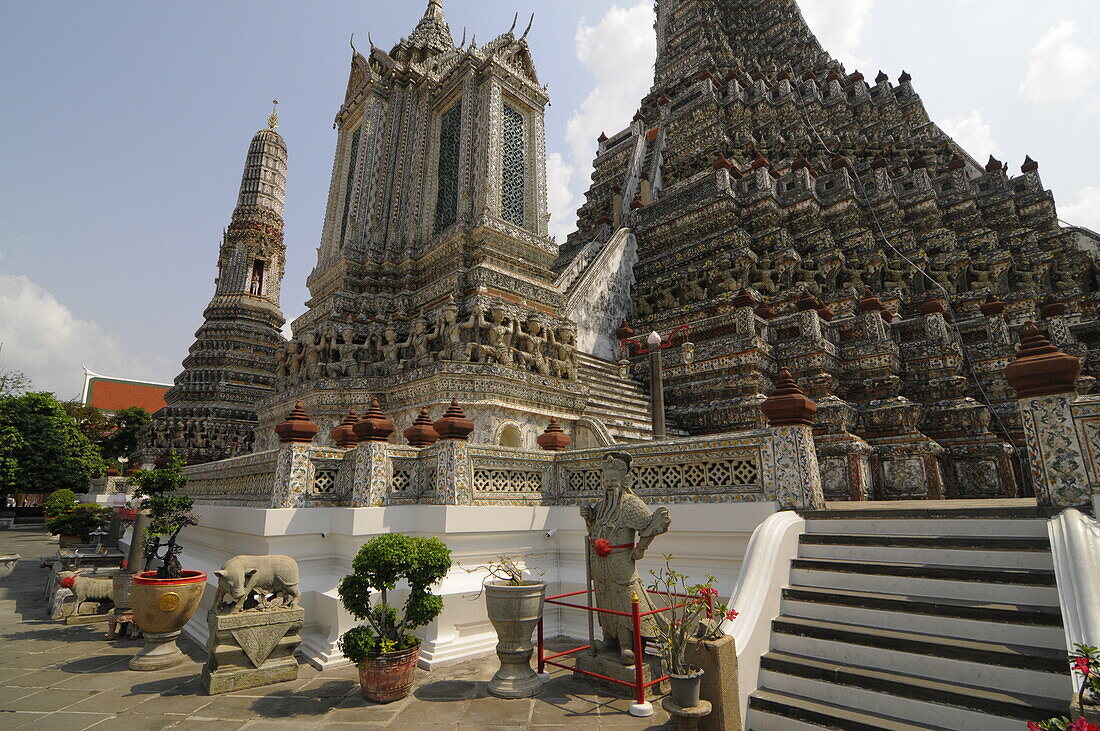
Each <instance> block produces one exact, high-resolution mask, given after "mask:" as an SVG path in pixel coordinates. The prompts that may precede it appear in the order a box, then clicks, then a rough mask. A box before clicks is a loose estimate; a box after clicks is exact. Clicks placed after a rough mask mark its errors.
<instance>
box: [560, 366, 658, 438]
mask: <svg viewBox="0 0 1100 731" xmlns="http://www.w3.org/2000/svg"><path fill="white" fill-rule="evenodd" d="M577 366H578V375H579V378H580V382H581V383H582V384H583V385H585V386H587V387H588V391H589V394H590V395H589V399H588V408H587V409H585V412H584V415H585V416H589V417H592V418H593V419H598V420H599V421H602V422H603V424H604V426H606V427H607V430H608V431H609V432H611V436H613V437H615V440H616V441H620V442H641V441H646V440H649V439H652V438H653V420H652V418H651V417H650V413H649V393H648V392H647V391H646V389H645V388H644V387H643V386H642V384H640V383H638V382H637V381H635V380H634V379H633V378H623V377H622V376H620V375H619V366H618V365H616V364H615V363H611V362H609V361H606V360H602V359H600V358H597V357H595V356H592V355H588V354H586V353H579V352H578V353H577Z"/></svg>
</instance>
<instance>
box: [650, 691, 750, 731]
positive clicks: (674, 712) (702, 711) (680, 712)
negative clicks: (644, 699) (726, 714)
mask: <svg viewBox="0 0 1100 731" xmlns="http://www.w3.org/2000/svg"><path fill="white" fill-rule="evenodd" d="M661 706H662V707H663V708H664V709H665V710H666V711H668V715H670V716H672V717H673V718H675V719H676V728H677V729H679V731H694V729H702V728H709V727H707V726H704V725H703V722H704V721H706V720H707V719H708V718H710V717H711V704H710V703H709V702H708V701H699V705H697V706H692V707H691V708H684V707H683V706H678V705H676V704H675V703H674V702H673V701H672V697H671V696H669V697H668V698H665V699H664V701H662V702H661ZM714 728H722V727H721V726H715V727H714ZM733 728H741V726H740V725H738V726H736V727H734V726H730V727H728V729H733ZM723 731H727V729H723Z"/></svg>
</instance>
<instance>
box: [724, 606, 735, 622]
mask: <svg viewBox="0 0 1100 731" xmlns="http://www.w3.org/2000/svg"><path fill="white" fill-rule="evenodd" d="M726 619H727V620H729V621H730V622H732V621H733V620H735V619H737V610H735V609H731V610H729V612H727V613H726Z"/></svg>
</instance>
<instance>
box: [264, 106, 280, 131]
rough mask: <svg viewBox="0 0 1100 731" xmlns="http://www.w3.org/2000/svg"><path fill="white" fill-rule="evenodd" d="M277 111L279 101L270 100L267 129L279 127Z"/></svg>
mask: <svg viewBox="0 0 1100 731" xmlns="http://www.w3.org/2000/svg"><path fill="white" fill-rule="evenodd" d="M278 109H279V100H278V99H272V100H271V116H270V117H268V118H267V128H268V129H271V130H274V129H278V127H279V115H278V114H277V112H278Z"/></svg>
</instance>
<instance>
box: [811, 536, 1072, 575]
mask: <svg viewBox="0 0 1100 731" xmlns="http://www.w3.org/2000/svg"><path fill="white" fill-rule="evenodd" d="M830 537H831V536H830ZM802 538H803V539H805V538H809V536H806V535H803V536H802ZM947 540H950V539H947ZM1036 540H1037V539H1036ZM944 545H948V543H947V541H945V544H944ZM798 555H799V557H800V558H817V559H824V560H841V561H862V562H879V563H914V564H924V565H933V566H955V567H959V568H962V567H970V566H982V567H983V568H991V569H1029V570H1041V571H1052V570H1053V569H1054V559H1053V557H1052V556H1051V553H1050V549H1049V548H1048V549H1047V550H1045V551H1038V550H1003V551H999V550H984V549H980V548H941V547H926V548H917V547H913V548H909V547H904V546H883V545H873V544H870V545H868V544H863V543H851V542H844V543H831V542H822V543H817V542H809V541H804V542H803V543H802V545H801V546H799V549H798Z"/></svg>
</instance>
